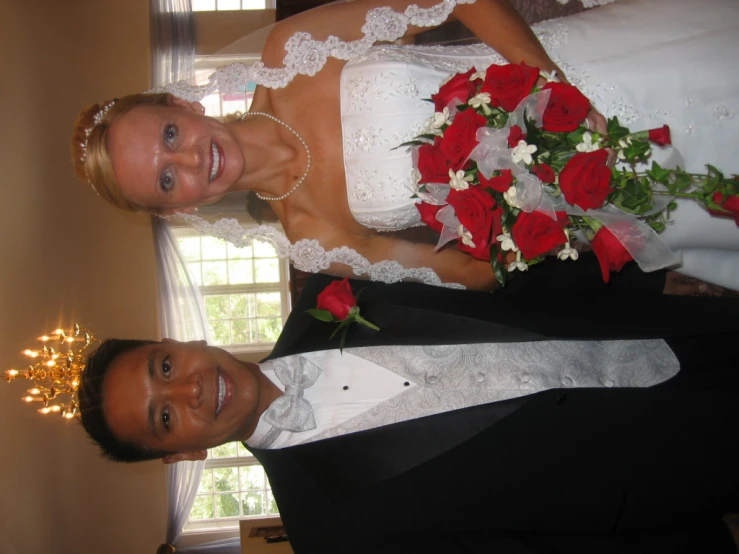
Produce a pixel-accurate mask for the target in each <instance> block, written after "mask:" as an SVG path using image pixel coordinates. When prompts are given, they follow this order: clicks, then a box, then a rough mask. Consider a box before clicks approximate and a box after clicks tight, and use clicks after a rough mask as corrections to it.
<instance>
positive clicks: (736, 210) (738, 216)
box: [708, 192, 739, 227]
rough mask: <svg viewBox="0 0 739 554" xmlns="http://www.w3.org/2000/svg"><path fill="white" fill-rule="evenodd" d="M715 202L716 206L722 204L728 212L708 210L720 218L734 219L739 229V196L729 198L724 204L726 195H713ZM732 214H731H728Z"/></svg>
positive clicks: (718, 193) (715, 193)
mask: <svg viewBox="0 0 739 554" xmlns="http://www.w3.org/2000/svg"><path fill="white" fill-rule="evenodd" d="M712 199H713V201H714V202H716V204H721V203H722V202H723V204H721V207H722V208H723V209H724V210H726V211H719V210H708V211H709V212H710V213H711V214H713V215H715V216H718V217H731V218H733V219H734V222H735V223H736V225H737V227H739V196H729V197H728V198H727V199H726V202H724V195H723V194H721V193H720V192H714V193H713V198H712ZM727 212H731V213H727Z"/></svg>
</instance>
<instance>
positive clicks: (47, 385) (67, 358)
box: [1, 323, 98, 419]
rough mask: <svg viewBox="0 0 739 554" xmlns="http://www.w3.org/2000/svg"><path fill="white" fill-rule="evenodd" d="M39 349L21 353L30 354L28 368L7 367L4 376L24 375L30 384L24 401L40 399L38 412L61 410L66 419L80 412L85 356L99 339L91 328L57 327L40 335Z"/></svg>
mask: <svg viewBox="0 0 739 554" xmlns="http://www.w3.org/2000/svg"><path fill="white" fill-rule="evenodd" d="M37 340H38V341H39V342H41V347H40V348H39V349H32V348H27V349H26V350H23V351H22V352H21V353H22V354H24V355H25V356H27V357H29V358H31V360H32V361H31V363H30V364H29V365H28V366H27V368H26V369H15V368H13V369H8V370H6V371H5V372H4V373H3V374H2V376H1V377H2V379H4V380H5V381H7V382H8V383H10V382H12V381H15V380H16V379H25V380H26V382H27V385H29V388H28V390H27V393H28V394H27V395H26V396H24V397H23V398H22V400H23V401H24V402H28V403H29V404H31V403H36V402H39V403H41V407H40V408H38V412H39V413H42V414H52V413H59V414H61V416H62V417H64V418H66V419H71V418H73V417H75V416H76V415H77V411H78V408H79V405H78V401H77V390H78V389H79V385H80V377H81V376H82V372H83V371H84V370H85V358H86V355H87V351H88V350H89V349H90V347H91V346H92V345H93V344H94V343H97V342H98V340H97V339H96V338H95V337H93V336H92V335H91V334H90V332H89V331H87V330H86V329H82V328H81V327H80V326H79V324H77V323H75V324H74V329H73V330H71V331H65V330H64V329H56V330H54V331H52V332H51V333H49V334H48V335H42V336H40V337H39V338H38V339H37Z"/></svg>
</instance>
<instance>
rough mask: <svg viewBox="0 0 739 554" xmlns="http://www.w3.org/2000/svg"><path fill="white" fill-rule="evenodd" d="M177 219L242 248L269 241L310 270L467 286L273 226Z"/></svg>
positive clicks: (280, 253)
mask: <svg viewBox="0 0 739 554" xmlns="http://www.w3.org/2000/svg"><path fill="white" fill-rule="evenodd" d="M177 218H178V219H180V220H182V221H184V222H186V223H188V224H190V225H191V226H192V227H194V228H195V229H197V230H198V231H200V232H201V233H204V234H206V235H210V236H213V237H216V238H219V239H223V240H226V241H228V242H231V243H233V244H234V245H235V246H237V247H239V248H242V247H244V246H247V245H248V244H249V243H250V242H251V241H252V240H254V239H258V240H261V241H264V242H267V243H269V244H271V245H272V246H273V247H274V248H275V250H276V251H277V254H278V256H279V257H280V258H290V260H291V261H292V262H293V265H295V267H296V268H297V269H299V270H301V271H307V272H309V273H319V272H320V271H322V270H325V269H328V268H329V266H330V265H331V264H334V263H338V264H344V265H348V266H350V267H351V268H352V271H353V273H354V275H356V276H358V277H359V276H362V275H366V276H368V277H369V279H370V280H372V281H381V282H383V283H397V282H399V281H404V280H412V281H418V282H420V283H425V284H427V285H434V286H437V287H447V288H455V289H463V288H464V286H463V285H460V284H457V283H442V281H441V279H439V276H438V275H436V273H434V271H433V270H432V269H430V268H428V267H420V268H409V269H407V268H404V267H403V266H402V265H401V264H399V263H398V262H396V261H394V260H383V261H381V262H378V263H374V264H373V263H370V261H369V260H368V259H367V258H365V257H364V256H362V255H361V254H359V253H358V252H357V251H355V250H353V249H351V248H348V247H346V246H342V247H340V248H334V249H332V250H326V249H325V248H323V247H322V246H321V245H320V244H318V241H317V240H315V239H301V240H299V241H297V242H296V243H294V244H293V243H291V242H290V241H289V240H288V239H287V237H286V236H285V235H284V234H283V233H282V232H281V231H279V230H278V229H276V228H274V227H271V226H269V225H260V226H258V227H252V228H250V229H247V228H244V227H243V226H242V225H241V223H239V221H238V220H236V219H233V218H222V219H219V220H218V221H216V222H215V223H210V222H209V221H207V220H205V219H203V218H202V217H200V216H197V215H193V214H178V215H177Z"/></svg>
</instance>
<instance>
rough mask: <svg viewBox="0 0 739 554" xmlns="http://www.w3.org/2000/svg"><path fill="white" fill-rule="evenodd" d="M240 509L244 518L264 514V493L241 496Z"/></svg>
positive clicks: (246, 493)
mask: <svg viewBox="0 0 739 554" xmlns="http://www.w3.org/2000/svg"><path fill="white" fill-rule="evenodd" d="M241 509H242V510H244V515H245V516H256V515H259V514H263V513H264V492H263V491H258V492H257V491H253V492H245V493H243V494H242V495H241Z"/></svg>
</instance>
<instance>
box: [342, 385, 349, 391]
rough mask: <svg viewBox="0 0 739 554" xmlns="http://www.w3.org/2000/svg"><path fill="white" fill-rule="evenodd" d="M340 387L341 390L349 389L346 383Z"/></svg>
mask: <svg viewBox="0 0 739 554" xmlns="http://www.w3.org/2000/svg"><path fill="white" fill-rule="evenodd" d="M341 388H342V389H343V390H349V387H348V386H347V385H344V386H343V387H341Z"/></svg>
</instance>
